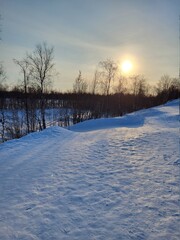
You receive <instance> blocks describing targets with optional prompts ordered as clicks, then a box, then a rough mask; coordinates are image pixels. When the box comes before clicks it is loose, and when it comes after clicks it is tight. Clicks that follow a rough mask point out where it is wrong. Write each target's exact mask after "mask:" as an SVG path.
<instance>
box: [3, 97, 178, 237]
mask: <svg viewBox="0 0 180 240" xmlns="http://www.w3.org/2000/svg"><path fill="white" fill-rule="evenodd" d="M177 112H178V104H177V101H175V102H174V104H173V103H171V104H169V105H167V106H165V107H159V108H154V109H151V110H144V111H140V112H139V113H137V114H131V115H130V117H129V116H127V117H126V119H127V121H125V120H123V121H122V120H120V121H122V122H121V126H120V127H118V128H117V120H118V118H116V119H111V120H107V119H104V121H103V122H102V121H101V123H100V124H101V128H102V129H101V130H95V131H90V130H91V129H90V128H92V122H89V123H88V122H87V123H86V124H85V123H82V124H79V125H76V128H75V129H73V128H72V130H76V131H78V128H79V131H81V132H72V131H68V130H65V129H61V128H58V127H54V128H49V129H47V130H46V131H43V132H42V133H35V134H30V135H29V136H26V137H24V138H22V139H20V140H14V141H10V142H7V143H5V144H2V145H0V239H3V240H6V239H8V240H9V239H18V240H19V239H23V240H26V239H27V240H30V239H43V240H44V239H45V240H46V239H47V240H50V239H68V240H71V239H73V240H74V239H78V240H81V239H83V240H84V239H88V240H90V239H92V240H93V239H98V240H100V239H102V240H104V239H114V240H115V239H120V240H121V239H122V240H126V239H127V240H128V239H133V240H143V239H149V240H153V239H163V240H166V239H167V240H171V239H172V240H175V239H179V237H180V221H179V220H180V196H179V194H180V189H179V184H180V175H179V173H180V168H179V167H180V161H179V142H178V138H179V136H178V134H179V131H178V121H177V120H178V118H177ZM129 119H130V120H129ZM107 121H108V127H107ZM109 121H111V126H112V127H113V126H114V128H110V122H109ZM131 122H132V125H131V124H130V123H131ZM102 123H104V127H103V124H102ZM113 123H114V125H113ZM124 123H125V125H126V127H124V125H123V124H124ZM127 123H128V125H129V127H127ZM88 124H89V125H88ZM98 126H99V125H98V121H97V122H96V121H94V122H93V129H95V128H96V129H99V127H98ZM87 130H88V131H87Z"/></svg>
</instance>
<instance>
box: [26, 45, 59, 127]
mask: <svg viewBox="0 0 180 240" xmlns="http://www.w3.org/2000/svg"><path fill="white" fill-rule="evenodd" d="M53 51H54V49H53V47H48V46H47V44H46V43H43V44H38V45H37V46H36V48H35V51H34V52H33V53H32V54H28V60H29V63H30V66H31V69H32V76H33V78H34V79H35V80H36V83H37V85H38V88H39V91H40V93H41V122H42V128H43V129H45V128H46V120H45V99H44V92H45V89H46V87H47V85H48V84H49V83H50V81H51V78H52V75H53V68H54V63H53V59H54V57H53Z"/></svg>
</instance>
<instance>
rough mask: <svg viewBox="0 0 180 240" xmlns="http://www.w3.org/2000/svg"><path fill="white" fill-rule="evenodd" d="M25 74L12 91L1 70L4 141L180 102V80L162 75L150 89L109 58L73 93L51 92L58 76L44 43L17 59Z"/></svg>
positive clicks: (0, 120) (79, 82)
mask: <svg viewBox="0 0 180 240" xmlns="http://www.w3.org/2000/svg"><path fill="white" fill-rule="evenodd" d="M14 63H15V64H16V65H17V66H18V67H19V69H20V71H21V74H22V81H21V83H20V84H18V85H16V86H14V87H11V88H10V87H9V86H8V85H7V84H5V79H6V74H5V71H4V69H3V66H2V64H1V65H0V137H1V141H2V142H3V141H6V140H8V139H13V138H19V137H21V136H23V135H26V134H28V133H30V132H34V131H41V130H43V129H45V128H46V127H47V126H51V125H59V126H65V127H68V126H69V125H72V124H76V123H78V122H81V121H84V120H88V119H95V118H100V117H115V116H122V115H124V114H126V113H130V112H133V111H136V110H139V109H142V108H149V107H152V106H156V105H159V104H163V103H165V102H167V101H169V100H172V99H176V98H178V97H179V80H178V79H176V78H171V77H170V76H168V75H164V76H162V78H161V79H160V80H159V82H158V83H157V84H156V86H150V85H149V84H148V83H147V81H146V79H145V78H144V77H143V76H141V75H136V76H130V77H125V76H122V75H121V74H119V71H118V65H117V63H115V62H114V61H113V60H110V59H107V60H105V61H102V62H100V63H99V64H98V66H97V68H96V71H95V72H94V76H93V78H92V81H89V82H87V80H85V79H84V78H83V76H82V73H81V71H79V74H78V76H77V78H75V81H74V84H73V86H72V90H70V91H69V92H66V93H60V92H57V91H52V90H50V86H51V83H52V80H53V77H54V75H55V71H54V63H53V48H49V47H48V46H47V45H46V44H45V43H43V44H39V45H37V46H36V48H35V51H34V52H33V53H31V54H27V56H26V57H25V58H24V59H22V60H16V59H14Z"/></svg>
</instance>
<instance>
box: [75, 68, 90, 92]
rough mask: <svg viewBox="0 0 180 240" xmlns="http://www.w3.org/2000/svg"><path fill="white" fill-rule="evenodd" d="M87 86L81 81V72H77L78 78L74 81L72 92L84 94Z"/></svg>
mask: <svg viewBox="0 0 180 240" xmlns="http://www.w3.org/2000/svg"><path fill="white" fill-rule="evenodd" d="M87 87H88V84H87V82H86V81H85V80H84V79H83V77H82V74H81V71H79V75H78V77H77V78H76V79H75V83H74V85H73V92H74V93H85V92H86V90H87Z"/></svg>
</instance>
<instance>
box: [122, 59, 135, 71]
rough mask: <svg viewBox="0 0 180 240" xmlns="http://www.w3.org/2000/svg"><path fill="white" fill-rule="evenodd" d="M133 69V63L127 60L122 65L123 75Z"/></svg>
mask: <svg viewBox="0 0 180 240" xmlns="http://www.w3.org/2000/svg"><path fill="white" fill-rule="evenodd" d="M132 68H133V65H132V63H131V61H129V60H126V61H124V62H123V63H122V64H121V70H122V72H123V73H129V72H130V71H131V70H132Z"/></svg>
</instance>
